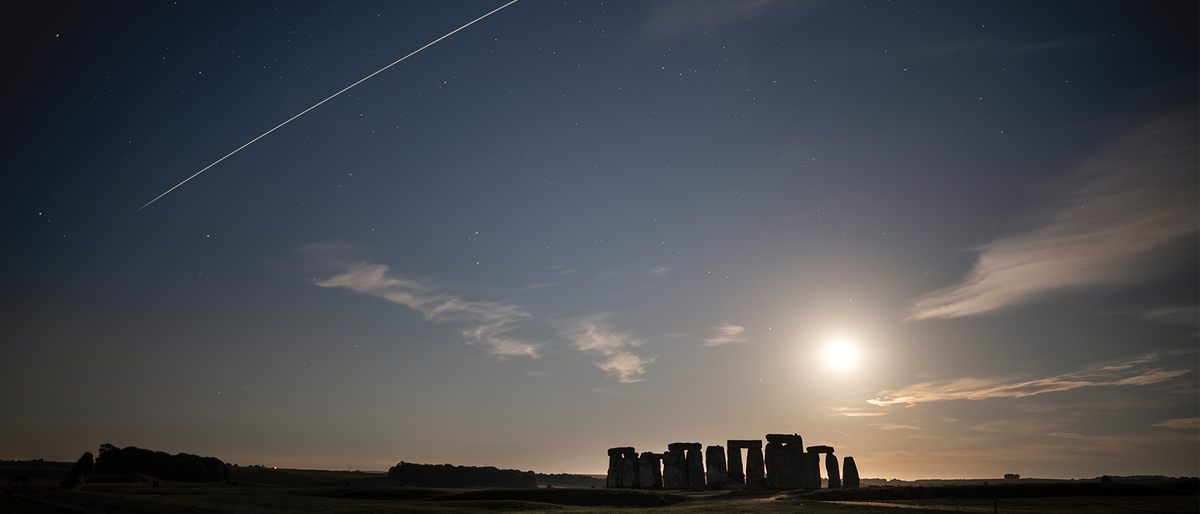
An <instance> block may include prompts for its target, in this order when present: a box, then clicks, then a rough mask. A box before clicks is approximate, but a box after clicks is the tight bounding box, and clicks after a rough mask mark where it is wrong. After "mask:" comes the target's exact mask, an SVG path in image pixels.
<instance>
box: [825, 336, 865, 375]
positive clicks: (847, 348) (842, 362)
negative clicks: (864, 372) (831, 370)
mask: <svg viewBox="0 0 1200 514" xmlns="http://www.w3.org/2000/svg"><path fill="white" fill-rule="evenodd" d="M825 361H826V362H828V363H829V364H830V365H832V366H833V367H835V368H838V369H846V368H849V367H851V366H853V365H854V363H855V362H857V361H858V350H857V349H855V348H854V346H852V345H850V343H847V342H845V341H834V342H832V343H830V344H829V347H828V348H826V349H825Z"/></svg>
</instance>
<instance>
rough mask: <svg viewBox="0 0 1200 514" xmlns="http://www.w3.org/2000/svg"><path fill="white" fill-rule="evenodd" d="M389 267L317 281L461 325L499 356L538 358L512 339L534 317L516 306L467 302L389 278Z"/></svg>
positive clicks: (358, 267)
mask: <svg viewBox="0 0 1200 514" xmlns="http://www.w3.org/2000/svg"><path fill="white" fill-rule="evenodd" d="M387 273H388V266H387V265H386V264H368V263H358V264H350V265H347V266H345V267H344V269H343V270H342V272H341V273H339V274H337V275H334V276H333V277H331V278H329V279H326V280H321V281H318V282H317V283H316V284H317V285H318V286H320V287H333V288H341V289H348V290H351V291H354V292H356V293H363V294H369V295H371V296H377V297H379V298H383V299H385V300H388V301H392V302H395V303H399V304H402V305H407V306H408V307H411V308H413V309H415V310H417V311H419V312H420V313H421V314H423V315H425V319H427V320H432V321H437V322H448V323H453V324H455V325H458V330H459V333H461V334H462V336H463V338H465V339H466V340H467V342H468V343H470V344H471V345H474V346H479V347H482V348H484V349H485V350H487V351H488V353H491V354H492V355H496V356H498V357H510V356H517V355H526V356H529V357H537V356H538V347H537V346H536V345H534V344H532V343H529V342H527V341H523V340H520V339H517V338H515V337H512V336H511V335H509V332H510V331H512V330H513V329H515V328H516V327H517V326H518V324H519V323H521V322H523V321H525V320H527V319H529V318H530V317H531V316H530V315H529V313H527V312H525V311H524V310H523V309H521V307H519V306H517V305H512V304H507V303H501V302H486V301H470V300H464V299H462V298H461V297H459V296H456V295H453V294H449V293H445V292H441V291H439V288H438V287H436V286H435V285H433V284H431V283H430V282H418V281H415V280H409V279H404V278H398V277H389V276H387Z"/></svg>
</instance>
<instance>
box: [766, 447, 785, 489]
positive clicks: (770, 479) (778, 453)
mask: <svg viewBox="0 0 1200 514" xmlns="http://www.w3.org/2000/svg"><path fill="white" fill-rule="evenodd" d="M766 465H767V487H770V488H771V489H779V476H780V470H782V469H783V443H777V442H774V441H772V442H769V443H767V462H766Z"/></svg>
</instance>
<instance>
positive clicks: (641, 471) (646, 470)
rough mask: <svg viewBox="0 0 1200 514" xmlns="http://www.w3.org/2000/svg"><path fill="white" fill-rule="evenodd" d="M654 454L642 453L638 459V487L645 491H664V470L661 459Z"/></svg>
mask: <svg viewBox="0 0 1200 514" xmlns="http://www.w3.org/2000/svg"><path fill="white" fill-rule="evenodd" d="M661 458H662V457H661V456H660V455H656V454H654V453H653V452H642V455H641V457H638V486H640V487H642V488H643V489H662V470H661V469H660V468H659V459H661Z"/></svg>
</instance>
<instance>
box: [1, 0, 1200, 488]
mask: <svg viewBox="0 0 1200 514" xmlns="http://www.w3.org/2000/svg"><path fill="white" fill-rule="evenodd" d="M499 5H502V2H476V1H463V2H439V3H432V2H430V3H424V2H405V3H402V4H397V3H391V2H372V1H364V2H346V3H343V2H332V3H331V2H282V3H280V2H250V3H235V2H208V3H205V2H178V3H164V2H146V3H142V2H84V3H78V2H51V3H43V4H39V5H36V6H25V7H20V8H17V9H16V10H10V12H9V13H8V14H7V15H5V16H3V18H4V19H6V20H8V21H7V25H8V27H7V34H6V36H5V37H6V43H5V45H4V46H5V47H6V50H5V60H6V62H7V63H8V65H9V66H7V67H8V68H9V69H10V70H11V73H12V75H10V78H9V79H8V80H6V81H5V82H6V83H5V84H4V85H3V86H0V87H3V93H4V105H3V108H2V109H3V110H2V111H0V115H2V118H0V213H2V215H0V216H2V220H0V231H2V232H0V241H2V242H0V262H2V263H3V266H2V267H0V270H2V271H0V290H3V291H4V294H3V295H0V312H2V314H0V326H3V327H4V328H3V329H2V330H0V377H3V378H0V404H2V405H4V406H5V410H6V411H7V412H8V413H9V415H10V416H12V417H11V418H10V419H11V420H14V421H15V422H8V423H4V424H3V425H4V426H3V427H0V458H35V457H44V458H56V459H60V460H67V459H74V458H75V457H76V456H77V455H78V454H79V453H81V452H82V451H86V450H91V451H94V450H95V448H96V447H97V446H98V445H99V444H101V443H106V442H111V443H113V444H117V445H118V446H125V445H138V446H145V447H150V448H155V449H163V450H167V451H171V452H179V451H186V452H192V453H202V454H211V455H214V456H217V457H219V458H222V459H224V460H227V461H230V462H240V463H242V464H254V463H262V464H266V465H289V466H301V467H326V468H342V467H345V466H347V465H353V466H354V467H356V468H361V469H384V468H386V467H387V466H389V465H391V464H394V463H395V462H398V461H400V460H406V461H410V462H413V461H415V462H439V463H440V462H453V463H456V464H474V465H496V466H500V467H515V468H521V469H537V470H538V471H543V472H557V471H558V470H565V471H568V472H581V473H583V472H601V471H602V470H603V467H604V453H603V452H604V450H605V449H606V448H608V447H611V446H624V445H635V446H637V447H638V448H639V450H643V449H654V448H658V447H665V445H666V444H667V443H669V442H673V441H676V440H699V441H702V442H704V443H705V444H722V443H721V441H723V440H724V439H730V438H752V437H760V436H761V435H762V434H765V433H767V432H789V433H790V432H799V433H801V434H803V435H804V436H805V437H808V438H809V440H810V441H812V443H810V444H817V443H828V444H832V445H834V446H836V447H839V448H844V449H845V450H839V453H843V452H848V453H844V454H849V455H854V456H855V457H856V460H858V461H859V463H860V464H859V465H860V469H862V470H863V474H864V476H885V475H886V476H887V477H893V476H895V477H901V478H918V477H926V478H927V477H959V476H971V477H976V476H983V477H991V476H997V477H998V476H1000V475H1001V474H1003V473H1006V472H1019V473H1021V474H1023V475H1026V476H1031V475H1032V476H1056V477H1083V476H1088V477H1090V476H1097V475H1101V474H1106V473H1107V474H1134V473H1161V474H1172V475H1180V474H1189V473H1190V474H1193V475H1194V474H1195V473H1194V471H1195V467H1196V455H1197V452H1198V451H1200V449H1198V448H1197V446H1196V445H1197V439H1196V437H1195V436H1196V433H1197V430H1200V426H1198V423H1197V416H1198V407H1197V405H1198V398H1200V390H1198V388H1197V375H1198V373H1197V368H1198V367H1200V366H1198V362H1197V353H1196V341H1197V339H1196V337H1197V319H1196V318H1197V315H1196V312H1197V311H1196V308H1197V307H1196V306H1197V304H1198V303H1200V302H1198V300H1200V288H1198V287H1197V284H1198V283H1200V277H1198V272H1197V269H1200V266H1198V264H1200V252H1198V250H1197V248H1198V245H1197V243H1198V242H1200V239H1198V236H1197V232H1196V229H1195V225H1196V213H1197V210H1196V205H1197V196H1198V194H1197V190H1198V183H1200V180H1198V178H1197V177H1198V175H1200V174H1198V173H1197V167H1196V162H1197V161H1196V146H1195V143H1196V140H1197V136H1198V134H1200V132H1197V117H1198V116H1197V105H1198V104H1197V89H1198V88H1197V84H1198V82H1197V80H1198V65H1197V62H1198V56H1197V46H1198V41H1197V34H1196V33H1197V29H1196V23H1195V20H1196V19H1197V13H1196V6H1195V5H1194V3H1191V4H1188V3H1154V4H1134V3H1121V2H1053V3H1046V2H995V3H949V2H946V3H943V2H865V3H842V2H790V1H785V0H767V1H759V2H735V1H730V2H716V1H703V2H623V1H618V2H611V1H605V2H603V3H601V2H565V3H564V2H541V1H536V0H521V1H520V2H517V3H516V4H514V5H512V6H510V7H508V8H506V9H504V10H502V11H500V12H498V13H496V14H494V15H493V16H491V17H489V18H487V19H485V20H483V21H481V22H479V23H477V24H475V25H473V26H471V27H469V28H468V29H465V30H463V31H462V32H460V33H458V34H456V35H454V36H452V37H450V38H448V39H446V40H444V41H442V42H440V43H438V44H436V45H434V46H432V47H430V48H429V49H427V50H425V51H423V52H421V53H419V54H417V55H416V56H414V57H412V58H410V59H408V60H406V61H404V62H402V63H400V64H398V65H396V66H395V67H394V68H392V69H390V70H388V71H386V72H384V73H381V74H379V75H377V76H375V77H374V78H372V79H371V80H368V81H366V82H364V83H362V84H361V85H359V86H357V87H356V88H354V89H352V90H350V91H349V92H348V93H345V94H343V95H342V96H340V97H338V98H335V99H333V100H330V101H329V102H328V103H326V104H324V105H322V106H321V107H319V108H317V109H314V110H313V111H311V112H309V113H308V114H306V115H305V116H303V117H301V118H299V119H297V120H295V121H293V122H292V123H291V124H289V125H287V126H285V127H283V128H281V129H279V130H277V131H276V132H274V133H272V134H270V135H269V136H267V137H265V138H263V139H262V140H261V141H259V142H257V143H255V144H254V145H251V146H249V147H247V148H246V149H245V150H242V151H241V152H240V153H238V154H236V155H234V156H232V157H230V158H229V159H227V160H226V161H224V162H222V163H220V164H218V165H217V166H215V167H213V168H212V169H210V170H208V171H207V172H205V173H204V174H202V175H200V176H198V177H196V178H195V179H193V180H192V181H191V182H189V183H187V184H185V185H183V186H182V187H180V188H179V189H176V190H175V191H174V192H172V193H170V194H168V195H166V196H165V197H163V198H162V199H161V200H158V201H157V202H156V203H154V204H152V205H150V206H149V207H147V208H146V209H144V210H142V211H141V212H138V213H136V214H131V213H133V211H134V210H135V209H137V208H138V207H139V206H141V205H143V204H144V203H146V202H147V201H149V200H151V199H152V198H154V197H155V196H157V195H159V194H161V193H162V192H163V191H166V190H167V189H168V188H170V187H171V186H174V185H175V184H177V183H178V182H179V181H181V180H183V179H184V178H187V177H188V176H189V175H191V174H193V173H195V172H196V171H198V170H200V169H201V168H203V167H204V166H206V165H208V164H209V163H211V162H212V161H213V160H215V159H218V158H220V157H221V156H222V155H225V154H226V153H228V152H229V151H231V150H233V149H235V148H237V147H238V146H240V145H242V144H244V143H245V142H246V141H249V140H251V139H253V138H254V137H256V136H258V135H259V134H261V133H262V132H264V131H266V130H268V129H270V128H271V127H273V126H275V125H277V124H278V123H280V122H282V121H284V120H286V119H287V118H289V117H291V116H293V115H294V114H296V113H298V112H300V111H302V110H304V109H306V108H308V107H309V106H311V105H312V104H314V103H316V102H317V101H320V100H321V99H322V98H325V97H326V96H328V95H329V94H332V93H333V92H335V91H337V90H339V89H341V88H343V87H345V86H347V85H349V84H351V83H353V82H354V81H356V80H358V79H360V78H362V77H363V76H366V75H367V74H369V73H371V72H374V71H375V70H377V69H379V68H380V67H382V66H384V65H386V64H388V63H390V62H392V61H394V60H395V59H398V58H399V57H401V56H403V55H404V54H407V53H408V52H411V51H413V50H415V49H417V48H419V47H420V46H422V45H424V44H426V43H428V42H429V41H432V40H434V39H436V38H438V37H440V36H441V35H443V34H445V33H446V32H448V31H450V30H453V29H454V28H457V27H459V26H461V25H462V24H463V23H466V22H467V21H470V20H471V19H474V18H475V17H478V16H480V15H482V14H483V13H486V12H487V11H489V10H491V9H494V8H496V7H498V6H499ZM9 9H12V8H9ZM1147 127H1149V128H1147ZM1163 127H1167V128H1163ZM1155 130H1157V131H1158V132H1154V131H1155ZM1146 131H1151V132H1152V133H1153V134H1155V135H1153V136H1140V135H1139V134H1146V133H1148V132H1146ZM1189 141H1190V143H1189ZM1173 156H1174V157H1173ZM1112 163H1128V164H1127V165H1122V166H1123V167H1122V166H1117V165H1116V164H1112ZM1188 163H1190V165H1189V164H1188ZM1110 164H1111V166H1110ZM1142 167H1144V168H1145V169H1144V170H1143V169H1142ZM1130 169H1133V170H1136V172H1128V173H1126V172H1125V171H1122V170H1126V171H1128V170H1130ZM1123 173H1124V174H1123ZM1122 181H1123V182H1122ZM1105 184H1122V185H1120V186H1119V187H1117V186H1113V187H1112V188H1110V189H1105V188H1106V187H1108V186H1105ZM1105 191H1107V193H1105ZM1080 199H1084V200H1087V202H1083V200H1080ZM1093 206H1095V208H1096V212H1098V214H1096V215H1094V217H1089V216H1093V215H1091V214H1090V213H1091V212H1093V211H1091V210H1088V209H1091V208H1092V207H1093ZM1074 209H1083V212H1084V214H1079V213H1078V212H1076V211H1075V210H1074ZM1189 209H1190V211H1189ZM1187 212H1190V213H1191V215H1190V218H1189V217H1188V216H1185V215H1181V214H1180V213H1187ZM1080 216H1082V218H1081V217H1080ZM1110 229H1111V230H1110ZM1060 233H1070V234H1076V235H1077V237H1071V238H1061V239H1055V238H1054V237H1052V236H1053V235H1054V234H1060ZM1128 234H1135V235H1144V237H1133V236H1128ZM989 249H990V250H989ZM989 252H990V253H989ZM1039 252H1040V253H1039ZM989 255H990V256H996V257H995V258H996V259H997V260H989V259H991V258H990V257H988V256H989ZM1031 255H1033V256H1035V257H1028V256H1031ZM1068 256H1078V257H1069V258H1068ZM1001 257H1006V258H1013V259H1016V260H1018V261H1020V260H1021V259H1025V258H1029V259H1031V260H1030V261H1029V262H1035V263H1041V264H1043V265H1045V266H1047V267H1048V268H1047V269H1052V270H1054V271H1051V272H1047V273H1046V274H1044V275H1039V274H1037V273H1035V272H1034V271H1028V272H1020V273H1015V274H1008V275H1005V274H1004V273H1005V271H1004V270H1005V269H1006V268H1004V267H1003V266H1000V265H995V266H994V265H993V264H991V263H994V262H1001V260H1000V259H1001ZM1090 258H1094V259H1098V260H1091V261H1087V262H1090V263H1091V264H1089V266H1097V267H1100V269H1102V270H1103V272H1096V273H1097V274H1095V275H1093V274H1091V273H1092V272H1091V271H1082V270H1080V269H1079V266H1076V264H1077V263H1083V262H1084V260H1079V259H1090ZM1072 259H1074V260H1072ZM1004 262H1011V261H1004ZM1021 262H1025V261H1021ZM1056 263H1057V264H1056ZM1055 266H1061V267H1057V268H1056V267H1055ZM380 267H385V268H380ZM380 269H386V271H380V273H382V275H371V274H370V272H371V271H372V270H380ZM1021 269H1024V268H1021ZM1089 269H1092V268H1089ZM989 273H996V274H997V275H994V276H995V277H998V278H995V280H994V281H992V282H985V284H1000V285H999V286H995V289H994V290H988V291H984V292H979V293H976V292H972V291H977V290H976V289H971V287H973V286H970V284H972V280H973V279H972V277H976V276H992V275H988V274H989ZM371 277H374V278H371ZM381 277H383V278H381ZM389 280H390V281H389ZM981 287H982V286H981ZM988 287H991V286H988ZM956 288H958V289H956ZM985 289H986V287H985ZM401 291H402V292H403V294H404V295H406V296H399V295H400V292H401ZM955 291H957V292H958V293H955ZM989 291H990V292H989ZM1010 291H1030V292H1029V293H1028V294H1024V293H1022V294H1020V295H1016V296H1006V294H1008V293H1007V292H1010ZM943 293H944V294H943ZM959 293H961V294H963V295H966V296H954V295H955V294H959ZM389 295H390V296H389ZM1014 295H1015V293H1014ZM964 298H965V299H964ZM922 299H932V300H929V301H930V302H934V303H936V302H941V301H944V302H945V303H944V305H946V306H947V307H946V309H948V310H947V311H945V312H947V313H948V314H930V313H932V312H933V311H931V310H924V307H923V306H924V305H927V304H923V303H921V302H922ZM974 301H978V302H982V303H979V304H976V303H972V302H974ZM983 304H986V307H981V308H979V309H975V307H973V306H974V305H983ZM438 306H441V307H440V308H439V307H438ZM972 309H975V310H972ZM472 330H475V331H476V332H474V334H475V335H471V331H472ZM721 334H726V335H727V336H728V337H721ZM838 338H844V339H846V340H847V341H849V342H850V343H851V344H852V345H853V346H855V347H856V348H857V349H858V351H859V352H860V361H859V363H858V365H856V366H852V367H850V368H849V369H847V370H843V371H837V372H835V371H833V366H831V365H829V364H826V363H825V362H824V361H823V357H822V355H823V353H822V352H823V351H824V350H823V349H824V348H825V347H826V346H827V345H828V344H829V343H830V342H831V341H832V340H834V339H838ZM1128 363H1135V364H1128ZM1126 364H1128V366H1126V367H1121V366H1125V365H1126ZM1113 370H1117V371H1113ZM1079 373H1083V374H1084V375H1086V377H1085V378H1080V377H1081V376H1083V375H1077V374H1079ZM1122 373H1127V374H1122ZM1064 377H1066V378H1064ZM1058 379H1062V381H1064V382H1072V383H1082V382H1087V383H1088V384H1087V385H1076V386H1070V387H1066V386H1064V387H1065V388H1064V389H1054V390H1047V391H1041V390H1039V391H1038V392H1036V393H1031V394H1028V395H1024V394H1021V395H1013V394H1010V393H1007V392H997V391H998V390H997V389H991V387H992V386H995V385H997V384H1028V383H1033V382H1036V381H1039V380H1051V381H1053V382H1055V383H1058V382H1057V380H1058ZM964 380H965V381H966V382H964ZM971 380H975V381H977V382H971ZM1122 380H1124V382H1121V381H1122ZM1039 383H1040V382H1039ZM931 384H932V385H931ZM1022 387H1025V386H1022ZM1028 387H1035V386H1032V385H1031V386H1028ZM1038 387H1040V386H1038ZM962 388H967V389H972V388H974V389H972V390H977V392H976V393H974V394H975V396H971V397H970V398H962V397H953V398H952V397H951V396H952V395H951V393H950V392H949V391H955V390H959V389H962ZM1001 389H1003V388H1001ZM935 390H936V392H937V394H934V393H933V392H932V391H935ZM1003 390H1004V391H1009V390H1008V389H1003ZM1022 390H1024V389H1022ZM914 391H923V392H924V393H928V398H930V399H928V400H911V401H908V404H909V405H910V406H911V407H912V408H907V409H906V408H903V406H902V405H892V404H888V403H887V401H884V399H886V398H892V399H896V398H901V397H902V396H905V395H906V394H909V393H913V392H914ZM924 393H922V394H924ZM913 394H915V393H913ZM939 395H941V396H939ZM905 397H909V396H905ZM911 398H915V396H911ZM868 400H879V401H880V402H883V404H872V403H868V402H867V401H868ZM900 403H905V402H900ZM676 409H677V410H678V411H679V412H678V413H675V414H672V413H673V412H675V410H676ZM716 411H721V412H724V413H725V414H724V415H722V416H714V415H713V414H712V413H713V412H716ZM618 413H619V414H618ZM6 417H7V416H6ZM81 420H86V421H81ZM634 427H638V429H637V430H635V429H634ZM1180 445H1182V447H1183V448H1184V449H1187V448H1190V449H1191V450H1189V451H1173V450H1169V449H1170V448H1175V449H1178V448H1180V447H1181V446H1180ZM1085 448H1104V449H1106V451H1110V454H1105V455H1107V456H1106V457H1096V456H1094V455H1092V453H1094V452H1091V453H1089V452H1088V451H1085V450H1084V449H1085ZM905 452H912V453H911V454H910V453H905ZM1039 452H1040V453H1039ZM918 454H919V455H918ZM1032 455H1051V456H1054V457H1055V458H1052V459H1044V460H1026V459H1027V457H1028V456H1032ZM1143 455H1150V456H1149V457H1145V456H1143ZM1014 462H1020V463H1021V464H1019V465H1018V464H1014Z"/></svg>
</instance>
